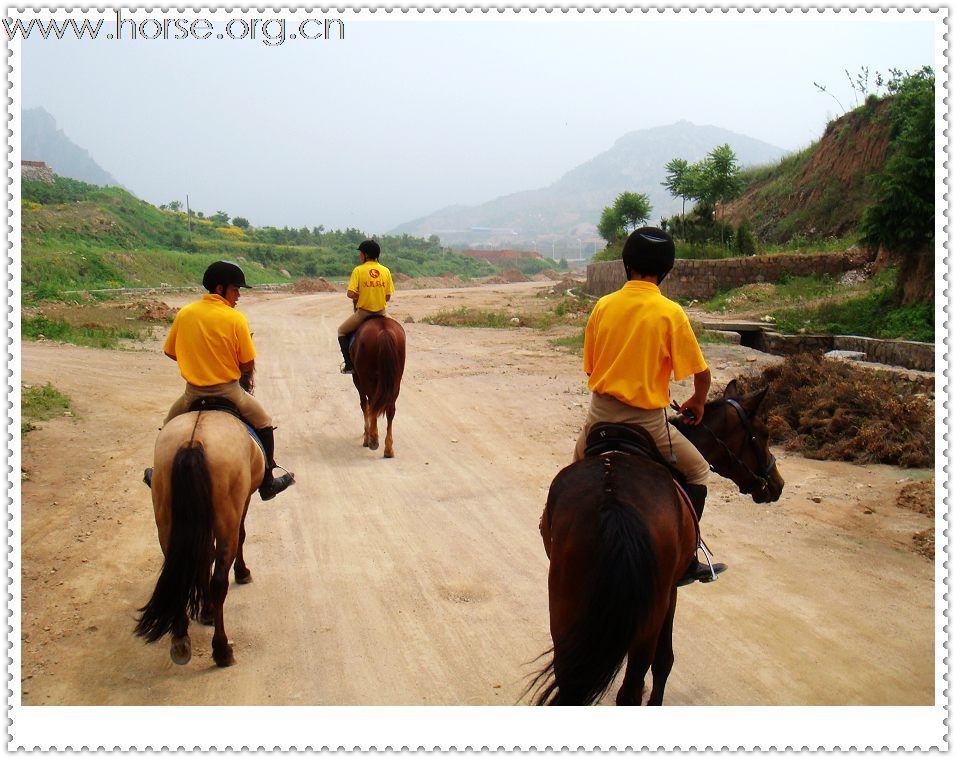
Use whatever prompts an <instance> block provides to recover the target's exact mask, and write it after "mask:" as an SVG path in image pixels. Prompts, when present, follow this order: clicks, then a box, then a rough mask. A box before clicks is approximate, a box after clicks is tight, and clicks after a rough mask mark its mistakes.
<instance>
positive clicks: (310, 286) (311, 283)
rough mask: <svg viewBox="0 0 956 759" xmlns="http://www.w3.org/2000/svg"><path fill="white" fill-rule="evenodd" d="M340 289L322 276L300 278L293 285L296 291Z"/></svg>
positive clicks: (332, 290) (309, 291) (334, 290)
mask: <svg viewBox="0 0 956 759" xmlns="http://www.w3.org/2000/svg"><path fill="white" fill-rule="evenodd" d="M338 290H339V288H338V287H336V286H335V285H333V284H332V283H331V282H326V281H325V279H323V278H322V277H317V278H314V279H313V278H308V279H300V280H298V281H297V282H295V283H294V284H293V285H292V292H294V293H334V292H338Z"/></svg>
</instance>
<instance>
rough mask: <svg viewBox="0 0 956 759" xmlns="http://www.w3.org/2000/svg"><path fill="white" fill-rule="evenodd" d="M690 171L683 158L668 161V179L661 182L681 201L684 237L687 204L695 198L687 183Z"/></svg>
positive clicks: (666, 169)
mask: <svg viewBox="0 0 956 759" xmlns="http://www.w3.org/2000/svg"><path fill="white" fill-rule="evenodd" d="M689 169H690V166H689V164H688V163H687V161H685V160H684V159H683V158H674V159H673V160H671V161H668V162H667V165H666V166H664V170H665V171H666V172H667V178H666V179H665V180H664V181H663V182H661V184H662V185H664V187H666V188H667V191H668V192H669V193H670V194H671V195H673V196H674V197H675V198H680V199H681V203H680V219H681V234H682V235H683V233H684V210H685V204H686V203H687V200H688V198H692V197H693V195H692V194H691V191H690V187H689V185H688V181H687V180H688V170H689Z"/></svg>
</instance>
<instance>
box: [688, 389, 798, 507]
mask: <svg viewBox="0 0 956 759" xmlns="http://www.w3.org/2000/svg"><path fill="white" fill-rule="evenodd" d="M766 394H767V388H766V387H764V388H762V389H761V390H756V391H754V392H752V393H748V394H747V395H743V396H741V395H740V394H739V392H738V390H737V382H736V381H735V380H731V382H730V383H729V384H728V385H727V387H726V389H725V390H724V397H723V398H722V399H720V400H717V401H712V402H710V403H708V404H707V405H706V406H705V407H704V418H703V419H702V420H701V423H700V424H699V425H696V426H693V425H690V424H680V430H681V432H682V433H683V434H684V436H685V437H686V438H687V439H688V440H690V441H691V443H693V444H694V446H695V447H696V448H697V449H698V450H699V451H700V452H701V454H702V455H703V456H704V458H705V459H707V462H708V463H709V464H710V467H711V469H712V470H713V471H715V472H716V473H717V474H719V475H720V476H721V477H726V478H727V479H728V480H732V481H733V482H734V483H735V484H736V485H737V487H738V488H740V492H741V493H744V494H745V495H749V496H750V497H751V498H753V499H754V501H755V502H756V503H770V502H772V501H776V500H777V499H779V498H780V494H781V493H782V492H783V477H781V476H780V472H779V470H778V469H777V460H776V458H774V456H773V454H772V453H770V446H769V443H768V438H769V435H768V433H767V429H766V427H765V426H764V425H763V424H762V423H760V422H759V421H758V420H757V417H756V414H757V409H758V408H760V404H761V402H762V401H763V399H764V396H765V395H766Z"/></svg>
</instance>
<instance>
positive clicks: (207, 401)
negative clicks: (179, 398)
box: [189, 396, 249, 424]
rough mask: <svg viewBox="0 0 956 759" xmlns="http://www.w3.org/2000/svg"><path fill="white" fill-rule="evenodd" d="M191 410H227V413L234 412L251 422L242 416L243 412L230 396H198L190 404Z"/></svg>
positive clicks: (233, 413)
mask: <svg viewBox="0 0 956 759" xmlns="http://www.w3.org/2000/svg"><path fill="white" fill-rule="evenodd" d="M189 411H225V412H226V413H229V414H232V415H233V416H234V417H236V419H239V420H240V421H242V422H245V423H246V424H249V423H248V422H246V420H245V419H243V418H242V414H240V413H239V409H238V408H237V407H236V404H235V403H233V402H232V401H230V400H229V399H228V398H219V397H215V396H214V397H212V398H197V399H196V400H194V401H193V402H192V403H190V404H189Z"/></svg>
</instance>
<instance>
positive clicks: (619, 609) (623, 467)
mask: <svg viewBox="0 0 956 759" xmlns="http://www.w3.org/2000/svg"><path fill="white" fill-rule="evenodd" d="M765 393H766V388H764V389H763V390H760V391H757V392H755V393H752V394H750V395H747V396H744V397H737V390H736V383H734V382H731V383H730V384H729V385H728V386H727V389H726V391H725V393H724V398H723V399H722V400H719V401H713V402H711V403H708V404H707V405H706V407H705V409H704V417H703V419H702V420H701V423H700V425H698V426H691V425H689V424H681V426H680V430H681V432H682V433H683V434H684V436H685V437H687V439H688V440H690V441H691V443H693V444H694V446H696V447H697V449H698V450H700V452H701V453H702V454H703V456H704V458H705V459H707V461H708V462H709V463H710V464H711V468H712V469H713V471H715V472H717V474H719V475H721V476H722V477H726V478H728V479H730V480H733V481H734V483H736V485H737V486H738V487H739V488H740V491H741V492H742V493H745V494H749V495H751V497H752V498H753V500H754V501H756V502H757V503H768V502H771V501H776V500H777V499H778V498H779V497H780V493H781V492H782V491H783V479H782V477H781V476H780V473H779V472H778V471H777V466H776V460H775V459H774V457H773V456H772V455H771V453H770V451H769V448H768V445H767V433H766V431H765V430H764V429H763V427H761V426H758V425H755V424H754V422H753V418H754V414H755V413H756V411H757V408H758V407H759V405H760V402H761V401H762V400H763V397H764V395H765ZM672 423H674V422H673V421H672ZM678 423H679V422H678ZM696 522H697V516H696V514H694V513H693V511H692V508H691V506H690V504H689V503H688V502H685V501H684V500H683V497H682V496H681V495H680V494H679V492H678V490H677V488H676V487H675V485H674V480H673V479H672V476H671V473H670V471H669V470H668V469H667V468H666V467H665V466H664V465H663V464H661V463H656V462H655V461H652V460H651V459H650V458H646V457H644V456H640V455H636V454H633V453H627V452H621V451H611V452H606V453H601V454H598V455H593V456H587V457H585V458H584V459H582V460H581V461H578V462H576V463H573V464H571V465H570V466H568V467H565V468H564V469H562V470H561V471H560V472H559V473H558V475H557V476H556V477H555V478H554V481H553V482H552V483H551V489H550V492H549V493H548V500H547V505H546V507H545V512H544V516H543V517H542V524H541V534H542V537H543V539H544V545H545V551H546V552H547V554H548V557H549V558H550V561H551V564H550V569H549V572H548V599H549V606H550V616H551V638H552V641H553V642H554V646H553V647H552V649H551V650H550V651H548V652H546V654H548V653H550V654H552V658H551V661H550V662H549V663H548V665H547V666H546V667H545V668H544V669H542V670H541V671H540V672H538V673H537V675H536V676H535V677H534V678H533V679H532V681H531V683H530V685H529V687H528V691H527V692H532V691H533V692H534V695H535V697H536V698H535V703H536V704H539V705H540V704H568V705H575V704H578V705H581V704H593V703H595V702H596V701H598V700H599V699H600V698H601V697H602V696H603V695H604V693H605V692H606V691H607V689H608V688H609V687H610V686H611V683H612V681H613V680H614V678H615V676H616V675H617V673H618V671H619V670H620V668H621V665H622V664H623V662H624V659H625V657H626V658H627V669H626V671H625V674H624V682H623V684H622V685H621V687H620V689H619V690H618V692H617V703H618V704H619V705H639V704H641V703H642V700H643V696H644V678H645V675H646V673H647V670H648V668H650V669H651V672H652V675H653V689H652V690H651V694H650V697H649V700H648V704H649V705H660V704H661V703H662V702H663V699H664V685H665V684H666V682H667V676H668V675H669V674H670V670H671V666H672V665H673V663H674V653H673V647H672V632H673V624H674V611H675V609H676V607H677V581H678V580H679V579H680V578H681V577H682V575H683V573H684V571H685V570H686V569H687V567H688V565H689V564H690V562H691V560H692V558H693V557H694V555H695V552H696V550H697V541H698V537H699V533H698V528H697V523H696ZM546 654H543V655H546Z"/></svg>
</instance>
